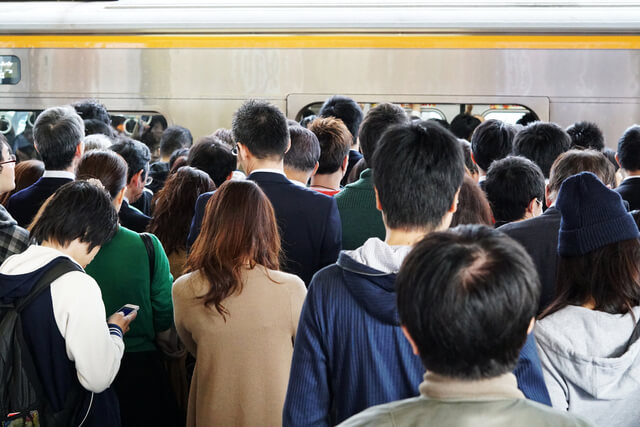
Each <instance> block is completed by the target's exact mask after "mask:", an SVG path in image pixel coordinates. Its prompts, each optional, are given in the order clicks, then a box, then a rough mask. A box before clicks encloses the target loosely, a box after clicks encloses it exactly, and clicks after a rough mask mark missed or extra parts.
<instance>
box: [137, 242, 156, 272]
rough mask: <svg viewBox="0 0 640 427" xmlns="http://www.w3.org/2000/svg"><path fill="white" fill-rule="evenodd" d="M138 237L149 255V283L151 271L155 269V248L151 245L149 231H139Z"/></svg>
mask: <svg viewBox="0 0 640 427" xmlns="http://www.w3.org/2000/svg"><path fill="white" fill-rule="evenodd" d="M140 238H141V239H142V243H144V247H145V249H146V250H147V256H148V257H149V284H151V283H153V272H154V271H155V269H156V248H155V247H154V246H153V240H152V239H151V235H150V234H149V233H140Z"/></svg>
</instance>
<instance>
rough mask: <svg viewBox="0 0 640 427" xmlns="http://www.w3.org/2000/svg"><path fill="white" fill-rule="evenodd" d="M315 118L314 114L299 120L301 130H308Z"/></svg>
mask: <svg viewBox="0 0 640 427" xmlns="http://www.w3.org/2000/svg"><path fill="white" fill-rule="evenodd" d="M317 118H318V116H316V115H315V114H310V115H308V116H305V117H304V118H303V119H302V120H300V126H302V127H303V128H308V127H309V125H310V124H311V122H313V121H314V120H315V119H317Z"/></svg>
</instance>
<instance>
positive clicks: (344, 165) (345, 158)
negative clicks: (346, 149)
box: [340, 154, 349, 172]
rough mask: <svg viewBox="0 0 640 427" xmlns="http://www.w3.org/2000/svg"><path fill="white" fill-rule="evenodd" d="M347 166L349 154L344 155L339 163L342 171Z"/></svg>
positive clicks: (344, 170)
mask: <svg viewBox="0 0 640 427" xmlns="http://www.w3.org/2000/svg"><path fill="white" fill-rule="evenodd" d="M347 166H349V155H348V154H347V155H346V156H344V159H343V160H342V164H341V165H340V169H342V171H343V172H346V170H347Z"/></svg>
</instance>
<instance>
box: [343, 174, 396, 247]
mask: <svg viewBox="0 0 640 427" xmlns="http://www.w3.org/2000/svg"><path fill="white" fill-rule="evenodd" d="M334 199H336V203H337V204H338V211H339V212H340V221H341V222H342V249H345V250H353V249H357V248H359V247H360V246H362V245H363V244H364V242H366V241H367V239H369V238H371V237H377V238H379V239H380V240H383V241H384V238H385V235H386V231H385V229H384V223H383V222H382V213H381V212H380V211H379V210H378V209H377V208H376V193H375V190H374V189H373V176H372V171H371V169H370V168H369V169H365V170H363V171H362V173H361V174H360V179H359V180H357V181H356V182H354V183H351V184H349V185H347V186H346V187H345V188H344V190H342V191H341V192H339V193H338V194H336V195H335V196H334Z"/></svg>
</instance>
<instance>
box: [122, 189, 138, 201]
mask: <svg viewBox="0 0 640 427" xmlns="http://www.w3.org/2000/svg"><path fill="white" fill-rule="evenodd" d="M126 188H127V189H126V190H124V198H125V199H127V202H128V203H133V202H135V200H134V197H132V196H133V190H132V189H130V188H129V187H126Z"/></svg>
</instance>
